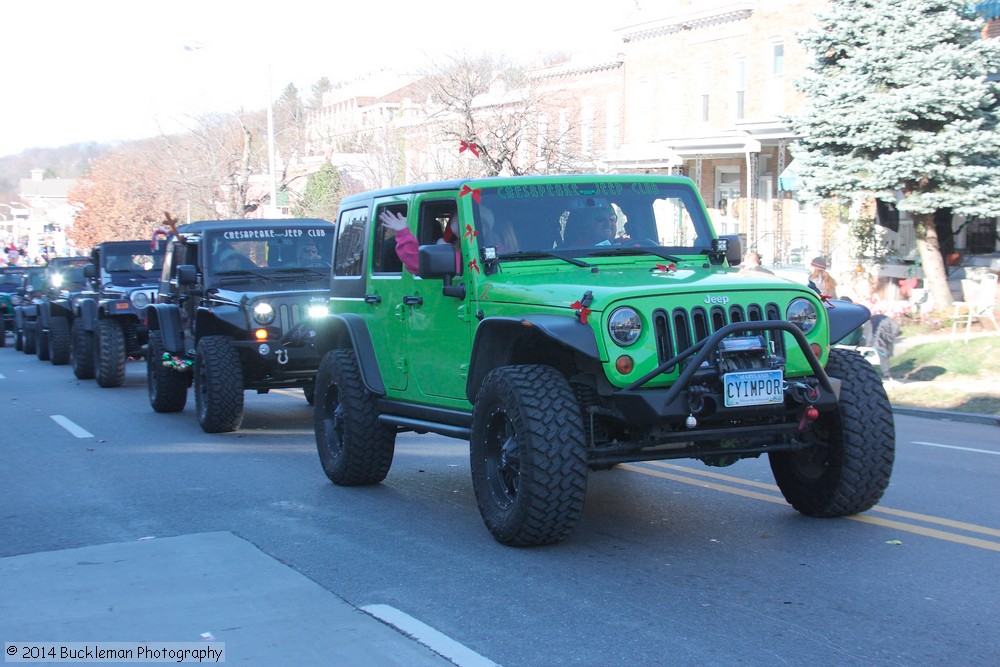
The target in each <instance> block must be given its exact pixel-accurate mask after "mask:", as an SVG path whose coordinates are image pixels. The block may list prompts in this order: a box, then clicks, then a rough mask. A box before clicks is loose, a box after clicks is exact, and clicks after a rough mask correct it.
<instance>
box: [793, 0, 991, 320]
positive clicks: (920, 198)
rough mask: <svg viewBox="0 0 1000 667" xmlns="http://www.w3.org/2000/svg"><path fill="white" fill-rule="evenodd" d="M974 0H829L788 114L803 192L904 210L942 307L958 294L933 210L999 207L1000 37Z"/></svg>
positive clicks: (809, 42)
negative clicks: (793, 113) (989, 33)
mask: <svg viewBox="0 0 1000 667" xmlns="http://www.w3.org/2000/svg"><path fill="white" fill-rule="evenodd" d="M972 4H973V3H970V2H968V1H967V0H830V3H829V6H828V9H827V11H825V12H823V13H821V14H820V15H819V23H818V26H817V27H816V28H815V29H813V30H811V31H809V32H808V33H807V34H806V35H804V37H803V43H804V45H805V47H806V48H807V50H808V51H810V52H811V53H812V54H813V56H814V58H815V59H814V61H813V63H812V65H811V66H810V73H809V74H808V75H807V76H806V77H805V78H804V79H803V80H802V81H800V82H798V86H799V88H800V89H801V90H802V91H803V92H804V93H805V94H806V97H807V99H806V104H805V106H804V109H803V112H802V114H801V115H800V116H798V117H796V118H793V119H791V123H792V127H793V129H794V130H795V132H796V134H797V135H799V136H800V137H802V139H801V140H800V142H799V143H798V145H797V146H795V147H793V154H794V155H795V158H796V160H797V162H796V163H797V164H799V165H800V174H801V177H802V181H803V188H804V190H803V194H804V195H805V196H806V197H811V198H820V197H836V198H842V199H850V198H853V197H857V196H869V197H875V198H878V199H881V200H883V201H886V202H889V203H893V204H895V205H896V206H897V207H898V208H899V210H901V211H909V212H910V213H911V214H912V216H913V220H914V225H915V229H916V235H917V247H918V250H919V252H920V259H921V262H922V264H923V270H924V277H925V281H926V283H925V284H926V286H927V288H928V289H929V290H930V292H931V297H932V298H933V300H934V304H935V307H936V308H942V307H944V306H945V305H947V304H950V303H951V300H952V296H951V292H950V290H949V289H948V284H947V278H946V275H945V270H944V262H943V258H942V255H941V252H940V244H939V241H938V237H937V231H936V229H935V225H934V213H935V211H938V210H942V209H951V210H952V212H954V213H956V214H962V215H968V216H974V215H978V216H993V215H998V214H1000V133H998V131H997V129H998V128H997V124H998V114H1000V107H998V101H1000V86H998V84H997V82H995V81H990V80H989V75H990V74H991V73H996V72H997V71H998V69H1000V40H983V39H980V31H981V29H982V26H983V22H982V19H981V18H980V17H979V16H978V15H977V14H976V13H975V11H974V9H973V8H972Z"/></svg>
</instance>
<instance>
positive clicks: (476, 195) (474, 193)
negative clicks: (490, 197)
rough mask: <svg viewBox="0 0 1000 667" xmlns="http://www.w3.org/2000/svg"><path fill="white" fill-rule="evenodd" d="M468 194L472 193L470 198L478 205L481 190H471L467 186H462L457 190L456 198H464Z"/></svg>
mask: <svg viewBox="0 0 1000 667" xmlns="http://www.w3.org/2000/svg"><path fill="white" fill-rule="evenodd" d="M470 192H471V193H472V198H473V199H474V200H475V201H476V203H477V204H478V203H479V200H480V198H481V196H482V192H483V191H482V188H475V189H473V188H470V187H469V186H468V185H463V186H462V189H461V190H459V192H458V196H459V197H464V196H465V195H467V194H469V193H470Z"/></svg>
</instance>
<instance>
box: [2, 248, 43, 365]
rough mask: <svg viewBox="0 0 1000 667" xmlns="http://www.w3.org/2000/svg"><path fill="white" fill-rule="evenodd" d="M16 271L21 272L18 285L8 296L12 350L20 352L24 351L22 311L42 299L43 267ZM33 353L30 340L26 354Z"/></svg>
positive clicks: (30, 267)
mask: <svg viewBox="0 0 1000 667" xmlns="http://www.w3.org/2000/svg"><path fill="white" fill-rule="evenodd" d="M18 270H19V271H20V272H21V274H20V277H19V279H18V285H17V287H16V289H15V290H14V291H13V292H12V293H11V295H10V302H11V305H12V308H11V330H12V331H13V332H14V349H15V350H18V351H21V350H24V322H25V316H24V312H25V311H24V309H25V307H27V306H31V305H33V304H35V303H36V302H37V300H38V299H40V298H41V297H42V294H43V293H44V291H45V267H44V266H26V267H19V268H18ZM24 351H25V352H28V351H27V350H24ZM34 353H35V348H34V338H32V348H31V351H30V352H28V354H34Z"/></svg>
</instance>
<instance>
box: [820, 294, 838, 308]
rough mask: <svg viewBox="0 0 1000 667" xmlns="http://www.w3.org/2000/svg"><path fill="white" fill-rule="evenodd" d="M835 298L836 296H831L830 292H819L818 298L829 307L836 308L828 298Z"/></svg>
mask: <svg viewBox="0 0 1000 667" xmlns="http://www.w3.org/2000/svg"><path fill="white" fill-rule="evenodd" d="M835 298H837V297H835V296H833V295H832V294H820V295H819V300H820V301H822V302H823V304H824V305H826V306H829V307H830V308H836V306H834V305H833V304H832V303H830V300H831V299H835Z"/></svg>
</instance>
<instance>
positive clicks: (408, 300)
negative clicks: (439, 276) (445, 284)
mask: <svg viewBox="0 0 1000 667" xmlns="http://www.w3.org/2000/svg"><path fill="white" fill-rule="evenodd" d="M423 303H424V297H422V296H404V297H403V305H404V306H420V305H423Z"/></svg>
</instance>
